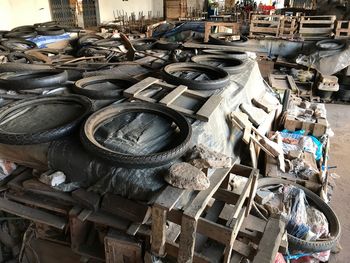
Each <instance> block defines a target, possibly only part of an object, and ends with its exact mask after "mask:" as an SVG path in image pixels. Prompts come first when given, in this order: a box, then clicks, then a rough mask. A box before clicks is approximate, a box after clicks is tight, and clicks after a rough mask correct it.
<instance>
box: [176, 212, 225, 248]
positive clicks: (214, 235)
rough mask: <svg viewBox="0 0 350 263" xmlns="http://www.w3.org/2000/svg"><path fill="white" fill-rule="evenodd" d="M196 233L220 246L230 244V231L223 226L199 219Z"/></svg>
mask: <svg viewBox="0 0 350 263" xmlns="http://www.w3.org/2000/svg"><path fill="white" fill-rule="evenodd" d="M197 232H198V233H201V234H203V235H205V236H207V237H209V238H210V239H213V240H215V241H217V242H219V243H221V244H227V243H229V242H230V238H231V233H232V229H231V228H229V227H226V226H224V225H220V224H218V223H214V222H213V221H211V220H208V219H205V218H200V220H198V226H197ZM180 242H181V240H180Z"/></svg>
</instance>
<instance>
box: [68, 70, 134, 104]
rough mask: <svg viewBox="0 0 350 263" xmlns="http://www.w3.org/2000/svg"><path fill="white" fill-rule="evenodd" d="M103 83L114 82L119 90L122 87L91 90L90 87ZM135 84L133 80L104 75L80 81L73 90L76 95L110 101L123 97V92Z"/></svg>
mask: <svg viewBox="0 0 350 263" xmlns="http://www.w3.org/2000/svg"><path fill="white" fill-rule="evenodd" d="M103 82H112V83H114V84H116V85H118V88H119V87H120V89H105V90H94V89H89V85H93V84H98V83H103ZM133 84H135V82H134V81H131V80H126V79H121V78H120V77H114V76H113V75H102V76H93V77H89V78H84V79H80V80H78V81H77V82H75V85H74V86H73V87H72V90H73V92H74V93H77V94H80V95H84V96H86V97H88V98H90V99H95V100H108V99H116V98H120V97H121V96H122V95H123V91H124V90H125V89H127V88H129V87H131V86H132V85H133Z"/></svg>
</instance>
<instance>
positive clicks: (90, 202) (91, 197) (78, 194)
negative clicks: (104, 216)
mask: <svg viewBox="0 0 350 263" xmlns="http://www.w3.org/2000/svg"><path fill="white" fill-rule="evenodd" d="M72 197H73V198H74V199H75V200H76V201H77V202H78V203H79V204H81V205H82V206H83V207H86V208H89V209H93V210H97V209H98V207H99V205H100V198H101V196H100V195H99V194H96V193H94V192H88V191H86V190H85V189H83V188H79V189H77V190H75V191H73V192H72Z"/></svg>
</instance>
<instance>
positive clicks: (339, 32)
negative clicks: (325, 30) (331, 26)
mask: <svg viewBox="0 0 350 263" xmlns="http://www.w3.org/2000/svg"><path fill="white" fill-rule="evenodd" d="M348 38H350V21H349V20H340V21H337V26H336V28H335V39H348Z"/></svg>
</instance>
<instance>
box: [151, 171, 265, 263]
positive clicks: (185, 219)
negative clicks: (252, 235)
mask: <svg viewBox="0 0 350 263" xmlns="http://www.w3.org/2000/svg"><path fill="white" fill-rule="evenodd" d="M230 173H234V174H238V175H241V176H244V177H247V178H248V181H247V183H246V185H245V187H244V189H243V191H242V193H241V194H240V195H237V194H235V193H233V192H231V191H229V190H228V184H229V179H230ZM258 174H259V171H258V170H256V169H253V168H249V167H246V166H242V165H234V166H233V167H232V168H222V169H216V170H215V171H214V173H213V174H212V175H211V177H210V186H209V188H208V189H206V190H204V191H200V192H199V193H198V194H197V195H196V196H195V197H194V199H192V201H191V202H190V203H187V202H185V203H187V204H186V206H185V207H184V206H181V208H179V204H181V203H182V202H181V199H182V197H183V196H187V194H188V193H189V191H186V190H183V189H178V188H174V187H171V186H168V187H167V188H166V189H165V190H164V191H163V192H162V194H161V195H160V196H159V197H158V199H157V200H156V202H155V204H154V205H153V207H152V236H151V248H152V253H154V254H155V255H158V256H164V255H166V254H168V255H170V256H172V257H175V258H177V262H192V261H193V262H212V261H211V260H210V257H208V256H205V255H203V254H200V253H198V252H195V251H197V250H198V248H200V247H202V246H203V245H204V244H205V243H206V241H207V239H208V238H210V239H212V240H215V241H217V242H219V243H221V244H223V245H224V246H225V249H224V251H221V254H220V255H219V257H221V256H223V258H224V262H230V259H231V256H232V253H233V250H235V251H237V250H238V251H239V252H240V253H243V254H244V256H247V257H250V256H251V255H250V252H247V249H242V246H244V244H242V243H241V242H239V241H238V240H236V237H237V235H238V233H239V230H240V228H241V226H242V224H243V222H244V219H245V218H246V217H247V216H248V214H249V211H250V208H251V205H252V201H253V198H254V196H255V192H256V187H257V183H256V181H257V177H258ZM212 198H213V199H214V202H213V203H212V205H211V207H210V208H209V206H208V204H209V201H210V200H211V199H212ZM225 204H233V205H234V206H233V210H232V211H231V213H230V215H229V217H228V218H227V220H226V223H224V224H220V223H217V219H218V217H219V215H220V213H221V212H222V209H223V207H224V206H225ZM175 207H176V208H175ZM206 209H208V210H207V211H205V210H206ZM204 212H205V213H204ZM167 220H168V221H170V222H172V223H171V224H170V226H172V227H169V228H167ZM179 236H180V237H179ZM178 240H179V242H177V241H178Z"/></svg>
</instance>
